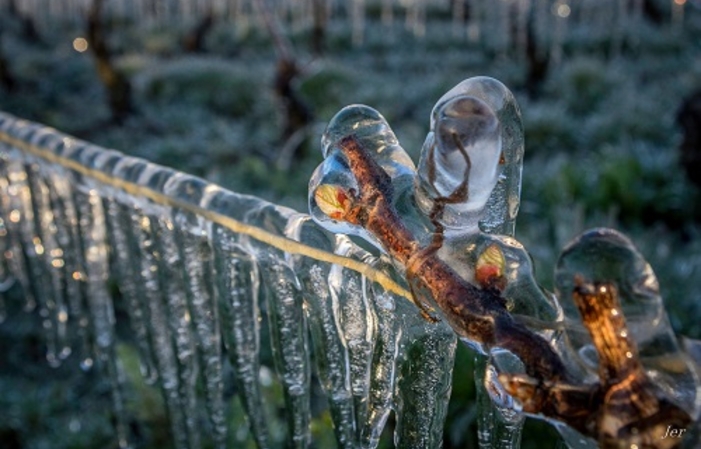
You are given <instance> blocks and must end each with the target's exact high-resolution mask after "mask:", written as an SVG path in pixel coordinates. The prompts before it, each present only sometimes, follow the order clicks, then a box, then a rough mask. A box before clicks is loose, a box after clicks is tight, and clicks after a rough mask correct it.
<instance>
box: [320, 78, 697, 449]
mask: <svg viewBox="0 0 701 449" xmlns="http://www.w3.org/2000/svg"><path fill="white" fill-rule="evenodd" d="M497 83H498V82H496V81H494V80H489V79H473V80H467V81H466V82H464V83H463V84H464V86H463V85H458V87H456V88H455V89H454V90H453V91H451V92H449V93H448V94H446V95H445V96H444V97H443V98H442V99H441V100H439V102H438V103H437V105H436V107H435V108H434V112H433V115H432V131H431V133H429V137H428V138H427V143H426V144H425V145H424V154H423V156H422V161H421V164H420V167H419V170H418V176H417V177H415V176H414V175H415V173H416V171H415V169H414V167H413V163H411V161H410V160H408V156H406V154H405V153H404V152H403V150H402V149H401V147H399V145H398V143H397V142H396V137H394V134H393V133H391V130H389V127H388V125H387V124H386V122H385V121H384V119H383V118H382V117H381V116H380V115H379V113H377V112H376V111H374V110H371V109H370V108H366V107H362V106H353V107H349V108H347V109H345V110H344V111H342V112H340V113H339V114H338V115H337V117H335V118H334V119H333V120H332V123H331V124H330V125H329V129H328V130H327V132H326V134H325V137H324V139H322V143H323V145H324V150H323V151H324V154H325V156H326V161H325V162H324V163H323V164H322V166H320V168H319V169H318V170H317V172H316V173H315V175H314V177H313V178H312V182H311V183H310V208H311V211H312V215H313V216H314V217H315V218H316V219H317V221H318V222H320V223H321V224H322V225H324V226H326V227H327V228H329V229H331V230H335V231H342V232H349V233H353V234H357V235H360V236H362V237H364V238H366V239H367V240H368V241H370V242H371V243H373V244H375V245H376V246H378V247H380V248H381V249H382V250H383V251H385V252H386V253H387V254H388V255H389V256H391V258H392V259H393V260H394V261H395V262H396V263H397V265H398V266H400V267H401V268H402V269H403V270H404V272H405V275H406V278H407V281H408V282H409V284H410V287H411V290H412V292H413V295H414V303H415V305H416V306H417V307H418V308H419V309H420V311H421V313H422V315H423V316H424V318H426V319H427V320H429V321H435V320H437V319H444V320H445V321H446V322H448V323H449V324H450V326H451V327H452V328H453V330H454V331H455V332H456V333H457V334H458V335H459V336H460V337H461V338H462V339H463V340H464V341H466V342H468V344H470V345H471V346H474V347H476V348H477V349H478V350H479V351H480V352H482V353H484V354H488V355H490V356H492V357H494V355H493V354H494V351H497V352H502V353H503V351H504V350H506V351H508V353H510V354H512V355H513V356H516V357H517V358H518V361H519V362H518V363H520V364H522V366H521V369H516V370H512V369H509V368H507V369H503V366H500V365H503V364H502V363H500V362H499V360H496V359H495V365H494V367H495V368H494V369H496V371H497V372H498V377H496V378H495V379H493V380H490V381H489V382H491V387H490V388H491V389H492V390H494V389H496V390H499V389H502V390H503V391H505V392H506V393H508V394H509V395H511V396H512V397H513V398H515V399H517V400H518V401H519V402H520V404H521V406H520V407H522V410H523V412H525V413H528V414H532V415H539V416H541V417H547V418H551V419H555V420H558V421H559V422H563V423H565V424H567V425H568V426H569V427H570V428H573V429H575V430H577V431H578V432H580V433H581V434H582V435H585V436H588V437H590V438H592V439H594V440H595V441H597V442H598V443H599V444H600V445H601V446H602V447H605V448H614V447H626V448H631V449H642V448H665V449H666V448H672V447H677V446H678V445H679V444H680V442H681V439H678V438H677V439H675V438H668V437H667V438H665V436H666V434H667V433H669V432H670V429H677V430H679V429H686V428H687V427H688V426H689V424H690V423H691V422H692V421H693V417H692V414H694V413H695V412H694V411H693V410H691V411H686V410H685V409H684V407H683V406H682V405H681V404H680V401H679V398H678V397H670V391H669V390H665V388H661V387H659V386H658V385H656V384H655V383H653V381H652V380H651V378H650V377H649V376H648V374H647V373H646V370H645V369H644V367H643V362H642V360H641V355H640V354H639V350H638V347H637V344H636V340H635V338H634V336H633V332H632V331H630V330H629V326H628V324H627V322H626V318H625V316H624V309H625V307H624V306H623V305H622V303H621V298H620V297H619V288H622V287H620V286H621V285H623V286H624V287H625V285H626V284H625V283H626V282H629V281H630V279H627V278H622V279H613V276H614V274H610V273H605V274H604V277H603V278H602V277H601V276H599V275H598V274H596V275H594V274H592V273H594V272H595V270H594V268H592V267H593V266H594V265H596V264H597V263H598V261H597V260H596V259H593V260H591V261H590V262H591V265H592V267H588V266H587V265H586V264H584V265H581V264H580V265H577V263H575V264H574V266H575V267H578V268H573V269H570V268H568V269H567V270H565V271H568V270H569V271H568V273H566V274H567V275H568V276H569V277H570V278H571V280H570V281H569V282H570V284H571V285H569V286H568V287H565V288H561V291H560V300H563V301H568V300H573V301H574V306H573V308H574V309H576V310H578V313H579V315H580V316H581V322H582V323H583V326H584V327H585V328H586V331H588V333H589V335H590V339H591V341H592V342H593V349H594V350H595V352H596V354H597V355H598V376H597V375H596V373H590V374H591V375H586V374H583V371H582V369H580V368H579V367H578V366H577V364H578V363H581V362H580V361H577V360H578V357H579V356H578V355H574V353H576V352H577V351H576V350H573V348H572V347H571V346H570V343H569V342H568V341H567V336H566V335H562V331H561V330H560V331H557V330H556V329H557V328H558V326H559V327H560V329H562V327H563V326H564V324H563V323H562V319H561V318H559V319H558V318H553V317H554V316H556V315H560V314H561V312H558V310H560V311H561V309H560V307H561V306H560V305H559V304H558V303H557V302H555V303H549V302H547V300H545V301H544V302H543V304H540V305H538V304H534V302H536V301H538V300H539V299H538V295H540V296H542V293H533V294H532V296H531V297H526V296H527V295H524V293H523V290H525V289H527V288H530V287H528V286H527V285H526V284H525V283H523V282H522V280H521V279H520V278H522V277H527V276H530V274H529V273H526V274H524V270H526V271H527V270H529V269H530V268H529V267H526V264H525V263H523V262H518V263H515V262H514V260H515V259H516V258H517V256H515V255H514V254H512V253H511V252H514V251H515V252H518V250H514V248H520V246H518V245H517V243H514V242H513V241H508V240H504V238H501V237H488V236H486V235H485V234H483V233H482V232H481V230H480V229H479V228H478V226H477V220H478V219H479V217H481V216H483V215H484V214H485V213H486V212H485V209H488V207H489V206H488V204H487V203H488V199H487V198H488V197H489V196H490V194H491V192H492V190H495V189H498V186H497V184H498V182H503V181H497V179H498V178H499V175H498V173H499V169H498V168H497V167H498V166H499V165H503V164H504V163H505V161H504V159H505V158H504V151H502V145H501V143H502V140H501V138H504V139H508V137H509V132H511V131H512V130H509V132H506V133H505V132H504V128H506V127H508V126H509V124H508V123H499V120H498V118H497V117H498V116H499V117H501V118H503V117H504V113H503V110H500V112H494V111H492V107H493V105H494V104H497V103H498V102H499V101H502V100H504V98H506V96H505V95H506V94H504V93H503V91H500V89H502V87H503V86H502V85H501V84H500V83H498V84H497ZM504 89H505V88H504ZM496 91H499V92H500V93H499V94H498V95H497V94H495V92H496ZM465 92H467V93H465ZM507 92H508V91H507ZM468 94H469V95H468ZM499 95H501V96H499ZM480 97H481V98H480ZM496 97H498V99H497V100H495V98H496ZM485 98H486V100H485ZM499 99H500V100H499ZM502 109H503V108H502ZM499 133H501V134H499ZM407 198H408V199H407ZM507 209H514V208H513V207H510V208H507ZM487 212H488V211H487ZM514 214H515V212H514ZM597 232H598V234H597ZM597 232H594V233H593V234H592V235H593V237H591V236H589V237H586V236H585V237H584V238H583V239H582V240H583V243H582V242H579V243H582V244H581V245H580V246H581V247H583V248H585V249H583V250H581V251H583V252H584V253H585V254H589V253H591V254H594V255H595V256H596V257H599V258H600V259H601V258H603V259H606V257H607V256H606V251H607V250H606V249H603V250H602V249H601V248H606V245H609V246H611V245H613V247H615V248H617V250H618V253H621V252H622V251H624V252H625V251H627V252H628V253H629V254H628V253H626V255H627V257H628V256H630V257H628V258H629V259H631V260H633V262H631V263H632V264H633V265H636V264H638V265H641V263H639V261H638V260H637V259H636V258H637V257H638V256H637V253H635V251H634V250H633V249H630V248H628V246H627V245H628V243H627V241H626V240H625V239H624V238H623V237H622V236H620V234H617V233H615V232H613V231H597ZM448 234H450V235H448ZM427 236H428V237H427ZM490 242H491V243H490ZM579 243H576V244H574V245H573V249H572V248H571V249H570V253H576V252H577V251H578V249H577V248H579V247H578V246H577V245H578V244H579ZM597 245H598V247H597ZM594 247H597V248H595V249H594V250H593V251H592V248H594ZM459 248H465V249H459ZM477 248H481V249H477ZM459 251H465V252H467V253H472V254H471V255H468V256H465V255H464V254H463V255H460V254H459ZM455 254H458V257H457V258H456V257H454V256H455ZM461 257H462V258H463V259H460V258H461ZM465 257H467V258H469V259H470V260H469V261H468V265H470V264H471V266H470V267H467V268H465V267H464V266H463V267H461V266H460V265H458V264H459V263H460V262H461V261H464V258H465ZM568 257H569V256H568ZM577 257H584V258H585V259H586V258H587V257H589V256H581V255H579V256H577ZM616 257H618V256H611V260H610V261H607V263H609V264H615V263H618V260H617V259H616ZM507 259H508V260H510V261H511V262H510V266H509V267H507V263H506V261H507ZM568 260H569V259H567V257H565V258H564V259H563V261H562V263H563V264H565V263H566V262H568ZM626 263H628V262H625V263H623V264H622V265H621V266H624V267H626V265H625V264H626ZM513 266H520V267H521V268H516V269H514V268H513ZM523 267H526V268H525V269H524V268H523ZM636 267H637V265H636ZM519 269H521V270H522V271H518V270H519ZM573 270H574V271H573ZM638 271H639V272H640V273H642V274H640V275H639V277H641V279H642V278H645V279H646V280H647V282H646V284H649V285H647V287H646V288H648V289H649V288H650V285H652V284H654V285H655V286H656V281H655V282H654V283H653V282H650V280H651V279H653V278H650V273H648V268H644V267H643V269H642V271H640V269H638ZM638 271H636V272H634V274H633V275H630V276H629V277H631V276H632V278H635V276H638V275H637V274H635V273H637V272H638ZM612 273H613V271H612ZM606 276H608V278H606ZM602 279H603V280H602ZM607 279H608V280H607ZM633 281H635V282H638V281H640V279H637V278H636V279H633ZM631 282H632V281H631ZM510 284H518V286H517V287H513V286H510ZM535 290H538V291H539V289H538V288H537V287H536V288H535ZM648 293H650V292H648ZM626 294H627V295H630V294H631V293H630V292H626ZM636 294H637V293H636ZM519 296H521V297H520V298H519ZM650 296H651V297H652V296H654V295H652V294H651V295H650ZM654 297H655V298H657V299H656V300H655V301H652V302H650V304H649V307H650V308H654V309H656V308H657V307H658V305H661V302H659V296H654ZM626 301H628V299H626ZM539 307H540V308H541V309H542V310H538V308H539ZM626 307H629V305H627V306H626ZM529 308H530V309H532V310H530V311H527V312H526V313H524V310H525V309H529ZM548 308H550V309H548ZM533 311H535V312H533ZM662 313H663V311H662ZM528 315H531V317H530V318H529V317H528ZM529 319H534V320H531V321H530V324H533V322H539V323H540V325H541V326H543V327H541V328H540V329H539V328H538V326H535V327H529V325H530V324H529ZM548 322H550V323H549V324H548ZM556 322H559V324H556ZM661 326H662V327H661V328H660V330H658V337H660V338H661V339H662V340H665V341H666V340H668V335H667V334H668V333H669V332H668V331H671V329H670V328H669V327H668V326H667V327H665V326H666V316H664V319H663V320H662V325H661ZM543 328H549V329H550V330H549V331H545V332H543V330H542V329H543ZM558 332H559V333H558ZM668 351H669V353H670V354H671V353H675V352H676V351H678V347H677V346H676V343H670V344H669V348H668ZM680 360H686V359H683V358H682V359H680ZM685 363H686V362H684V361H683V362H682V366H683V367H684V368H682V371H684V372H686V371H688V370H689V366H688V365H686V364H685ZM511 366H512V367H513V366H515V365H513V363H512V365H511ZM514 371H515V372H514ZM585 371H586V370H585ZM690 377H692V378H693V375H692V374H690ZM497 379H498V380H497ZM682 402H683V401H682ZM692 402H694V401H692Z"/></svg>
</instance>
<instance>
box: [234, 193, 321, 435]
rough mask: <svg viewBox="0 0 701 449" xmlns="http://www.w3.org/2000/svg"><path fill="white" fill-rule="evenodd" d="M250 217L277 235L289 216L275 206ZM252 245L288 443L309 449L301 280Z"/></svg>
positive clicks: (279, 259)
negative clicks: (280, 385)
mask: <svg viewBox="0 0 701 449" xmlns="http://www.w3.org/2000/svg"><path fill="white" fill-rule="evenodd" d="M247 218H248V222H249V223H251V224H254V225H256V226H258V227H260V228H262V229H265V230H268V231H272V232H274V233H276V234H278V235H281V234H283V233H284V229H285V227H286V225H287V217H285V216H284V215H282V214H281V213H280V210H278V208H277V207H275V206H274V205H263V206H260V207H259V208H258V209H256V210H253V211H251V212H250V214H249V215H248V217H247ZM247 240H248V239H247ZM249 245H250V247H251V249H252V250H253V251H254V254H255V255H256V257H257V259H258V260H259V263H260V273H261V275H262V278H263V280H264V285H265V288H264V289H263V290H264V292H265V295H266V303H267V309H268V320H269V323H270V325H269V327H270V334H271V340H272V346H273V356H274V357H275V363H276V368H277V370H278V374H279V376H280V380H281V382H282V385H283V392H284V398H285V405H286V409H287V410H288V411H289V413H288V415H287V420H288V431H289V441H290V444H291V446H292V447H297V448H306V447H307V446H308V445H309V444H310V442H311V432H310V428H309V425H310V421H311V410H310V404H309V401H310V362H309V355H308V354H309V344H308V342H307V331H306V319H305V317H304V311H303V310H302V302H303V300H302V292H301V291H300V285H299V281H298V279H297V277H296V276H295V273H294V271H293V270H292V268H291V267H290V265H289V264H288V263H286V262H285V261H284V255H283V253H280V252H279V251H275V250H272V249H271V248H270V247H268V246H267V245H262V244H260V243H258V242H255V241H250V243H249ZM261 245H262V246H261Z"/></svg>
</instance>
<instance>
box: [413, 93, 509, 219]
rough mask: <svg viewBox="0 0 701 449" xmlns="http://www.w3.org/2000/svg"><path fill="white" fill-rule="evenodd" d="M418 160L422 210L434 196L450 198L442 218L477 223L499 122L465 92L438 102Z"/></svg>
mask: <svg viewBox="0 0 701 449" xmlns="http://www.w3.org/2000/svg"><path fill="white" fill-rule="evenodd" d="M432 118H433V128H432V130H431V132H429V134H428V136H427V137H426V142H425V143H424V148H423V151H422V157H421V161H420V162H419V172H418V174H419V182H418V189H417V197H418V199H419V201H418V203H419V206H421V207H422V208H423V209H424V211H425V212H426V213H428V212H429V211H430V210H431V207H432V206H433V201H434V200H435V199H437V198H449V197H454V198H455V199H454V200H452V199H451V201H450V203H449V205H448V206H447V208H446V211H445V212H444V213H443V216H442V217H441V221H443V222H444V223H445V224H447V225H449V226H460V228H461V229H465V228H469V227H475V228H476V227H477V222H478V219H479V216H480V214H481V212H482V209H484V206H485V204H486V203H487V199H488V198H489V196H490V194H491V193H492V190H493V189H494V186H495V185H496V183H497V180H498V171H497V168H498V165H499V160H500V158H501V138H500V135H499V122H498V120H497V118H496V116H495V114H494V112H493V111H492V110H491V108H490V107H489V106H487V105H486V104H485V103H484V102H483V101H481V100H479V99H477V98H475V97H470V96H467V95H458V96H456V97H454V98H450V99H449V100H447V101H446V102H445V103H442V104H439V105H437V107H436V108H434V112H433V114H432Z"/></svg>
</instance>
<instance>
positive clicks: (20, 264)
mask: <svg viewBox="0 0 701 449" xmlns="http://www.w3.org/2000/svg"><path fill="white" fill-rule="evenodd" d="M6 168H7V167H5V166H4V164H3V167H2V175H0V193H1V195H0V202H1V204H2V209H3V214H4V217H3V222H4V231H5V234H6V236H7V238H6V239H5V240H6V242H7V247H6V248H5V251H4V252H3V255H4V260H5V261H6V262H7V267H8V270H9V272H10V273H11V275H12V276H13V277H14V278H15V279H17V281H18V282H19V284H20V286H21V287H22V290H23V295H24V297H25V299H24V301H25V303H24V310H25V311H27V312H29V311H32V310H34V308H35V306H36V300H35V299H34V293H33V291H32V287H31V284H30V282H29V274H28V272H27V266H28V265H27V261H26V259H25V255H24V250H23V249H22V244H21V238H20V231H19V226H20V219H21V212H20V209H19V208H18V204H17V199H16V195H17V187H16V186H14V185H11V184H10V182H9V181H8V177H7V174H6Z"/></svg>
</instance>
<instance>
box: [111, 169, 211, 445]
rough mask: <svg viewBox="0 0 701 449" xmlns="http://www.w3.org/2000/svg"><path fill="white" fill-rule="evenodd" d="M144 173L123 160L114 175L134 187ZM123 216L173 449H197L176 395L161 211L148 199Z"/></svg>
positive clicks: (179, 370)
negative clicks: (168, 420) (152, 207)
mask: <svg viewBox="0 0 701 449" xmlns="http://www.w3.org/2000/svg"><path fill="white" fill-rule="evenodd" d="M146 169H147V163H146V162H144V161H141V160H138V159H132V158H124V159H123V160H122V161H121V162H120V164H119V165H117V166H116V167H115V169H114V171H113V173H114V174H116V175H117V176H119V177H121V178H123V179H127V180H132V181H134V182H137V181H138V180H139V179H140V176H141V174H142V173H143V172H144V171H145V170H146ZM125 201H131V202H133V199H130V198H129V197H127V198H125ZM132 204H133V203H132ZM149 212H151V213H149ZM124 213H125V214H126V217H125V218H127V219H128V221H127V223H125V225H127V226H126V229H129V230H130V232H132V233H133V242H134V243H135V245H134V246H131V245H127V246H126V248H127V250H128V251H129V252H130V254H129V262H128V263H130V264H131V265H133V266H134V267H135V270H134V275H136V278H135V279H134V280H133V282H134V283H135V285H137V286H140V287H141V288H140V289H139V291H137V292H136V294H137V295H138V296H137V297H141V298H143V299H141V301H142V302H144V303H145V304H144V305H145V306H146V309H145V310H146V311H147V313H146V314H144V318H145V320H146V327H147V328H148V331H149V338H148V344H149V352H150V354H152V355H153V357H154V362H155V367H156V369H157V371H158V378H159V382H158V384H159V386H160V387H161V390H162V394H163V399H164V402H165V405H166V410H167V412H168V416H169V418H170V423H171V432H172V436H173V440H174V444H175V447H176V448H178V449H186V448H197V447H199V444H200V443H199V441H200V436H199V430H198V428H197V427H193V424H192V423H191V422H189V421H188V417H187V416H186V413H188V412H190V410H188V409H186V408H185V407H186V406H187V399H186V398H183V397H182V395H181V391H183V390H182V389H183V388H187V387H186V386H182V387H181V385H180V383H181V381H180V374H181V373H182V370H184V367H181V366H180V365H179V360H178V358H177V356H178V354H177V347H176V342H177V335H173V333H172V332H171V322H170V318H169V307H168V304H167V300H168V298H167V297H166V295H165V294H164V293H165V292H167V286H166V285H165V282H164V280H165V279H167V278H166V276H167V274H166V273H163V272H162V271H163V262H162V260H161V259H162V257H163V248H162V242H161V239H160V235H159V232H158V231H159V227H158V215H160V214H162V212H160V213H156V212H155V211H153V210H152V209H151V207H150V206H149V204H148V203H147V200H140V201H139V202H138V203H137V204H135V205H132V206H130V207H126V208H125V210H124ZM131 239H132V237H127V238H126V239H125V240H126V242H129V241H130V240H131ZM193 394H194V393H193Z"/></svg>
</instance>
